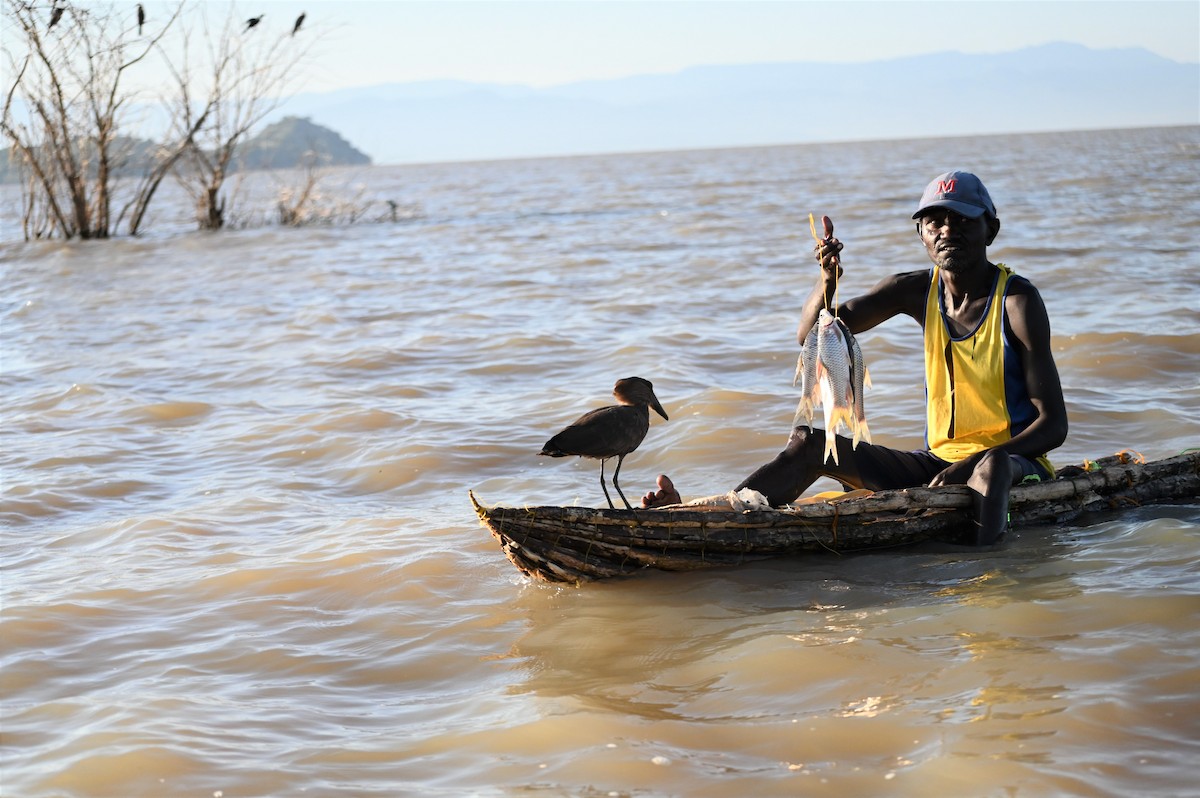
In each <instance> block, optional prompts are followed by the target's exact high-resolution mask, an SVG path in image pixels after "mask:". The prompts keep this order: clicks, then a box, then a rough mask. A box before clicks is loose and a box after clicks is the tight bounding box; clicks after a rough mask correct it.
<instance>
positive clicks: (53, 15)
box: [46, 4, 67, 30]
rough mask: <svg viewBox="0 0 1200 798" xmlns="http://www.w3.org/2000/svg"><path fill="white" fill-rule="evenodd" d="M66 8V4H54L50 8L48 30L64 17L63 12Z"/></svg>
mask: <svg viewBox="0 0 1200 798" xmlns="http://www.w3.org/2000/svg"><path fill="white" fill-rule="evenodd" d="M66 10H67V7H66V6H60V5H57V4H56V5H55V6H54V8H52V9H50V24H49V25H47V26H46V30H50V29H51V28H53V27H54V26H55V25H57V24H58V21H59V20H60V19H62V15H63V12H64V11H66Z"/></svg>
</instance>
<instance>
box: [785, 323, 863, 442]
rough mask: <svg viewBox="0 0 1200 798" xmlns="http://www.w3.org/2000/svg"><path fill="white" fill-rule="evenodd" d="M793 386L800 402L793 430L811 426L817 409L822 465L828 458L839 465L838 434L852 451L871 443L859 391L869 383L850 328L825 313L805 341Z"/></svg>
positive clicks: (859, 348)
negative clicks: (822, 439)
mask: <svg viewBox="0 0 1200 798" xmlns="http://www.w3.org/2000/svg"><path fill="white" fill-rule="evenodd" d="M796 381H799V382H800V402H799V404H798V405H797V406H796V415H795V417H794V418H793V419H792V426H793V427H798V426H800V425H801V423H803V424H805V425H806V426H808V427H811V426H812V422H813V416H814V415H815V413H816V407H817V405H818V404H819V405H821V406H822V408H823V409H824V411H825V458H824V459H825V460H826V461H827V460H829V459H830V458H831V457H832V458H833V462H834V463H835V464H837V463H838V453H837V446H836V441H835V436H836V433H837V431H838V430H839V429H844V430H845V431H846V432H848V433H850V434H851V435H852V436H853V438H852V440H853V443H852V445H853V446H855V447H857V446H858V444H859V442H861V441H866V442H867V443H870V442H871V430H870V428H869V427H868V426H867V414H866V407H865V403H864V401H863V391H864V389H865V388H866V387H867V386H869V385H870V384H871V376H870V374H868V373H867V365H866V361H865V360H863V354H862V347H861V346H859V343H858V339H856V338H855V337H854V334H853V333H851V332H850V328H848V327H847V326H846V324H845V323H844V322H843V321H842V320H841V319H839V318H837V317H835V316H834V315H833V314H832V313H830V312H829V311H828V310H825V309H824V308H822V309H821V313H820V314H819V316H818V317H817V323H816V324H815V325H813V328H812V329H811V330H809V332H808V335H807V336H806V337H805V339H804V348H803V349H802V350H801V352H800V358H799V360H798V361H797V362H796V376H795V378H794V379H793V381H792V384H793V385H794V384H795V383H796Z"/></svg>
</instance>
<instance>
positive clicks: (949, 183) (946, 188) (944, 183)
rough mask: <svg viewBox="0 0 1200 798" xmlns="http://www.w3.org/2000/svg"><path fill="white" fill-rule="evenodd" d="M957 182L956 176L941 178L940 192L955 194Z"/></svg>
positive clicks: (939, 183) (939, 182)
mask: <svg viewBox="0 0 1200 798" xmlns="http://www.w3.org/2000/svg"><path fill="white" fill-rule="evenodd" d="M957 182H958V181H957V180H955V179H954V178H950V179H949V180H939V181H938V193H939V194H953V193H954V184H955V183H957Z"/></svg>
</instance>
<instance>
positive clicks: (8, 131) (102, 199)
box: [0, 0, 204, 238]
mask: <svg viewBox="0 0 1200 798" xmlns="http://www.w3.org/2000/svg"><path fill="white" fill-rule="evenodd" d="M181 10H182V5H180V6H177V7H176V8H175V10H174V12H173V13H171V14H170V16H168V17H167V18H166V19H165V20H164V21H163V22H162V23H161V25H160V26H158V27H156V28H154V29H152V32H147V34H146V35H145V36H143V35H142V33H141V31H139V28H140V27H141V26H140V25H139V24H138V23H137V21H136V19H135V16H136V12H135V10H134V9H133V7H132V4H130V5H129V6H128V7H125V6H123V7H122V8H121V10H120V11H118V10H117V7H116V6H114V5H108V6H100V5H93V4H89V5H87V6H86V7H80V6H76V5H68V4H63V5H58V3H55V4H53V5H40V4H33V3H26V2H24V1H23V0H6V2H5V4H4V27H5V28H6V32H5V48H4V55H5V59H6V60H7V62H8V64H7V65H8V68H9V69H8V72H9V74H10V75H12V79H11V83H10V84H9V86H8V87H7V91H6V92H5V98H4V108H3V114H2V115H0V132H2V133H3V134H4V136H5V138H7V139H8V142H9V144H10V145H11V152H10V156H11V157H12V159H13V160H14V161H15V163H14V166H16V167H17V168H18V169H19V170H20V171H22V172H24V173H25V175H26V176H27V178H26V179H25V180H24V181H23V182H22V186H23V192H24V196H23V202H22V205H23V208H24V214H23V217H24V218H23V225H24V233H25V237H26V238H42V237H48V236H53V235H58V236H61V237H63V238H108V237H109V236H110V235H113V234H114V233H115V232H116V231H117V228H118V227H119V226H120V224H121V223H122V221H123V220H126V219H127V220H128V229H129V232H130V233H136V232H137V231H138V227H139V226H140V224H141V222H142V219H143V218H144V215H145V212H146V208H147V207H148V206H149V204H150V201H151V199H152V198H153V197H154V193H155V191H156V190H157V189H158V186H159V184H160V183H161V182H162V179H163V177H165V176H166V174H167V173H168V172H169V171H170V169H171V167H172V166H173V165H174V164H175V162H176V161H178V159H179V158H180V157H181V156H182V155H183V153H184V152H185V151H186V150H187V149H188V148H189V147H190V146H191V138H192V135H193V134H194V133H195V130H196V129H197V128H198V127H199V126H201V125H203V123H204V117H203V116H201V117H199V118H198V119H196V120H195V123H196V124H195V126H194V127H192V128H180V129H178V130H177V131H176V135H175V136H174V137H172V138H171V139H169V140H168V141H167V142H166V143H164V144H162V145H159V146H158V147H156V148H154V149H153V150H152V151H150V152H146V151H144V148H141V151H139V149H140V148H139V142H138V141H137V140H135V139H133V138H131V137H130V136H128V135H126V134H125V132H124V131H127V130H128V129H129V127H130V125H131V123H132V122H133V121H134V120H132V119H131V118H130V117H131V111H130V108H131V106H132V100H133V99H134V98H135V94H134V93H133V92H131V91H129V90H127V89H126V88H125V83H126V81H127V79H128V78H129V77H130V74H131V72H132V71H133V70H135V69H136V68H137V67H139V66H143V62H144V61H145V59H146V57H147V56H148V55H149V54H150V53H151V52H152V51H154V50H155V49H156V48H157V46H158V44H159V42H160V40H161V39H162V37H163V36H164V35H165V34H166V33H167V31H168V30H169V29H170V28H171V26H172V25H174V24H175V22H176V21H177V20H178V18H179V14H180V12H181ZM15 100H18V101H20V109H19V112H18V109H17V108H14V101H15ZM134 163H139V164H141V165H142V166H141V169H140V171H141V173H140V175H137V176H134V177H132V178H131V179H130V180H129V181H125V182H124V183H122V184H121V185H118V181H117V179H116V177H117V175H118V174H120V173H127V174H128V173H129V172H130V171H131V169H130V167H131V166H132V164H134Z"/></svg>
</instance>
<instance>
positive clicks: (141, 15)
mask: <svg viewBox="0 0 1200 798" xmlns="http://www.w3.org/2000/svg"><path fill="white" fill-rule="evenodd" d="M145 24H146V9H144V8H142V4H141V3H138V36H141V35H142V26H143V25H145Z"/></svg>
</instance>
